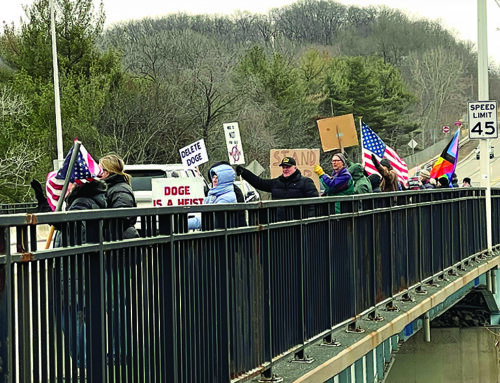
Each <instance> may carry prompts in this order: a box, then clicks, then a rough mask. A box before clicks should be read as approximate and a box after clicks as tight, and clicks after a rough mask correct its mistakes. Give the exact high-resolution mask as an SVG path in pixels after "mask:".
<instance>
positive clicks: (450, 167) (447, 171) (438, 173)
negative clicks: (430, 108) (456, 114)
mask: <svg viewBox="0 0 500 383" xmlns="http://www.w3.org/2000/svg"><path fill="white" fill-rule="evenodd" d="M459 133H460V129H457V132H456V133H455V134H454V135H453V137H452V139H451V141H450V142H449V143H448V145H446V147H445V148H444V150H443V152H442V153H441V156H440V157H439V158H438V159H437V161H436V162H435V163H434V166H433V167H432V170H431V178H436V179H439V178H441V177H443V176H446V177H448V181H451V176H452V175H453V173H454V172H455V168H456V167H457V162H458V143H459V139H458V135H459ZM450 186H451V183H450Z"/></svg>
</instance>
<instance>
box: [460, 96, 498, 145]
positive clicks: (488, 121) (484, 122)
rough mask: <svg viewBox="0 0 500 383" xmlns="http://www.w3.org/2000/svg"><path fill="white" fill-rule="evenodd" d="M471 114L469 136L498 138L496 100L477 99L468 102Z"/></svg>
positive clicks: (473, 137) (469, 113)
mask: <svg viewBox="0 0 500 383" xmlns="http://www.w3.org/2000/svg"><path fill="white" fill-rule="evenodd" d="M467 110H468V115H469V138H470V139H483V140H484V139H490V138H498V118H497V110H498V107H497V102H496V101H476V102H469V103H468V104H467Z"/></svg>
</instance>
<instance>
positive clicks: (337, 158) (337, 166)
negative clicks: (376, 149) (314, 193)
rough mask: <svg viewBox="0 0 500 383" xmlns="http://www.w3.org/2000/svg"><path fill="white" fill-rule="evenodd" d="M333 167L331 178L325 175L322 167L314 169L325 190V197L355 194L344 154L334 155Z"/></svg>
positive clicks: (317, 166)
mask: <svg viewBox="0 0 500 383" xmlns="http://www.w3.org/2000/svg"><path fill="white" fill-rule="evenodd" d="M332 167H333V173H332V175H331V176H329V175H327V174H325V172H324V170H323V168H322V167H321V166H319V165H316V166H315V167H314V172H315V173H316V174H317V175H318V176H319V181H320V183H321V184H322V185H323V187H324V188H325V191H324V193H323V196H334V195H350V194H354V181H353V180H352V176H351V173H349V171H348V170H347V167H346V159H345V157H344V155H343V154H342V153H337V154H334V155H333V157H332Z"/></svg>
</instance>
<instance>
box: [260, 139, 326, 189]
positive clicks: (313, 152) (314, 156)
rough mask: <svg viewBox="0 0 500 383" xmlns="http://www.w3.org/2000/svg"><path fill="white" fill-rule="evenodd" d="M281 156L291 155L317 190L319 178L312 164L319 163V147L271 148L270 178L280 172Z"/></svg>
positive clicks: (278, 174) (277, 175)
mask: <svg viewBox="0 0 500 383" xmlns="http://www.w3.org/2000/svg"><path fill="white" fill-rule="evenodd" d="M283 157H293V158H294V159H295V162H297V168H298V169H299V170H300V172H301V173H302V175H304V176H306V177H309V178H311V179H312V180H313V181H314V184H315V185H316V188H317V189H318V190H319V178H318V176H317V175H316V174H315V173H314V165H317V164H319V149H271V152H270V159H271V161H270V165H269V167H270V170H271V178H276V177H279V176H280V175H281V174H282V171H281V167H280V166H279V165H280V163H281V160H282V159H283Z"/></svg>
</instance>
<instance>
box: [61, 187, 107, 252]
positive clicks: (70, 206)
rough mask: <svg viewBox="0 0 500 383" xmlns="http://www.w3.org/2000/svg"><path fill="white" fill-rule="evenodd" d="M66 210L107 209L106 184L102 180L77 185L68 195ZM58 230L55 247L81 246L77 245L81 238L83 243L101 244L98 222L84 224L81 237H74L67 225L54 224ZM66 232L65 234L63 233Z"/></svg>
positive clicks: (81, 228) (81, 227) (82, 224)
mask: <svg viewBox="0 0 500 383" xmlns="http://www.w3.org/2000/svg"><path fill="white" fill-rule="evenodd" d="M65 202H66V210H67V211H74V210H92V209H104V208H106V184H105V183H104V182H102V181H100V180H97V179H96V180H93V181H92V182H88V183H84V184H82V185H75V186H73V189H71V192H70V193H69V194H68V195H67V197H66V199H65ZM54 226H55V228H56V229H57V230H58V232H57V233H56V236H55V238H54V247H60V246H63V245H64V246H67V245H68V244H70V245H75V244H77V245H78V244H80V243H77V242H76V241H78V238H81V240H82V243H98V242H99V238H100V236H99V225H98V223H97V222H96V221H87V222H82V223H81V226H80V230H81V232H80V234H81V235H80V236H76V238H75V236H74V233H73V231H72V230H70V228H69V227H68V226H67V225H64V224H54ZM63 231H64V233H63Z"/></svg>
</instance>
